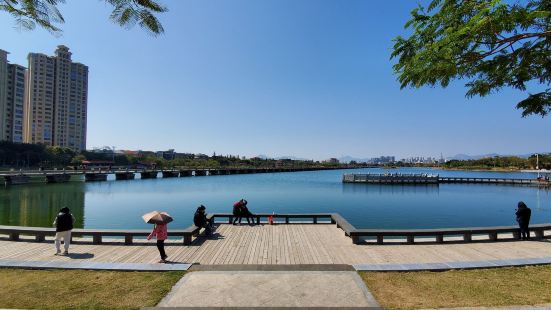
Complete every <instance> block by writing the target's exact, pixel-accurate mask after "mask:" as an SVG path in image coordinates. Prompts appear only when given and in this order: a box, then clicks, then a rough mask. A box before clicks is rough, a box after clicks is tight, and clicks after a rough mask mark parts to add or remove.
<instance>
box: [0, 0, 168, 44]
mask: <svg viewBox="0 0 551 310" xmlns="http://www.w3.org/2000/svg"><path fill="white" fill-rule="evenodd" d="M79 1H80V0H79ZM103 1H105V2H106V3H108V4H110V5H111V6H113V11H112V12H111V16H110V19H111V20H112V21H113V22H115V23H117V24H119V25H121V26H123V27H127V28H129V27H132V26H134V25H135V24H138V25H139V26H140V27H141V28H143V29H145V30H146V31H148V32H149V33H151V34H152V35H159V34H161V33H163V32H164V29H163V26H162V25H161V23H160V22H159V20H158V19H157V17H156V16H155V14H156V13H163V12H166V11H167V8H165V7H164V6H162V5H161V4H159V3H157V1H156V0H103ZM61 3H65V0H0V11H5V12H7V13H9V14H10V15H12V16H13V17H14V18H15V20H16V22H17V24H18V25H19V26H21V27H22V28H25V29H34V28H35V27H36V24H38V25H39V26H40V27H43V28H44V29H46V30H48V31H50V32H52V33H54V34H59V33H61V29H60V28H59V27H58V26H57V25H58V24H62V23H64V22H65V19H64V18H63V15H62V14H61V12H60V11H59V9H58V5H59V4H61Z"/></svg>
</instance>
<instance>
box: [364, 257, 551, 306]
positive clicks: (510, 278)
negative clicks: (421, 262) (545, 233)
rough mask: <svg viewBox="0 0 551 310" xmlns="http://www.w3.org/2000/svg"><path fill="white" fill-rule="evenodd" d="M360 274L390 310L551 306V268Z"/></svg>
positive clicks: (533, 267) (531, 267) (380, 301)
mask: <svg viewBox="0 0 551 310" xmlns="http://www.w3.org/2000/svg"><path fill="white" fill-rule="evenodd" d="M360 275H361V277H362V279H363V280H364V281H365V283H366V285H367V286H368V287H369V289H370V290H371V292H372V293H373V295H374V296H375V298H376V299H377V300H378V301H379V303H380V304H381V305H382V306H383V307H385V308H388V309H418V308H439V307H477V306H512V305H537V304H548V303H551V266H528V267H508V268H496V269H477V270H451V271H445V272H430V271H427V272H425V271H423V272H360Z"/></svg>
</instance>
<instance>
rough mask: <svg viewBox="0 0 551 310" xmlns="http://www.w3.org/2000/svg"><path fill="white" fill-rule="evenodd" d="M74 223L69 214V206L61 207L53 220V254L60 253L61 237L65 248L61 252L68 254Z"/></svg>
mask: <svg viewBox="0 0 551 310" xmlns="http://www.w3.org/2000/svg"><path fill="white" fill-rule="evenodd" d="M74 223H75V217H74V216H73V215H72V214H71V211H70V210H69V208H67V207H63V208H61V210H59V213H58V214H57V216H56V218H55V220H54V226H55V248H56V252H55V255H60V254H61V239H63V247H64V248H65V252H64V253H63V254H64V255H68V254H69V245H70V244H71V231H72V230H73V224H74Z"/></svg>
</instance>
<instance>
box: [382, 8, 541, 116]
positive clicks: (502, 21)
mask: <svg viewBox="0 0 551 310" xmlns="http://www.w3.org/2000/svg"><path fill="white" fill-rule="evenodd" d="M411 17H412V18H411V20H409V21H408V22H407V23H406V25H405V27H406V28H408V29H411V30H412V34H411V35H410V36H409V37H407V38H404V37H401V36H398V37H397V38H395V39H394V49H393V52H392V56H391V58H398V62H397V63H396V64H395V65H394V71H395V73H396V74H397V75H398V80H399V81H400V83H401V87H402V88H404V87H408V86H411V87H416V88H419V87H421V86H426V85H429V86H435V85H437V84H439V85H440V86H442V87H446V86H448V84H449V83H450V81H452V80H457V79H467V80H468V82H467V83H466V87H467V88H468V91H467V93H466V96H467V97H473V96H476V95H478V96H486V95H489V94H491V93H495V92H498V91H500V90H501V89H502V88H504V87H512V88H514V89H518V90H521V91H524V92H528V91H527V89H528V85H527V84H529V85H530V86H532V85H536V86H535V88H536V89H538V90H537V91H538V92H537V93H529V94H528V96H527V98H526V99H524V100H522V101H520V102H518V104H517V109H520V110H522V116H523V117H524V116H528V115H532V114H536V115H541V116H542V117H543V116H545V115H547V114H548V113H549V112H551V88H550V84H551V1H549V0H527V1H521V2H515V3H506V2H503V1H501V0H469V1H461V0H432V1H431V2H430V4H429V5H428V6H427V7H426V8H425V7H423V6H421V5H419V7H417V8H416V9H414V10H413V11H412V12H411Z"/></svg>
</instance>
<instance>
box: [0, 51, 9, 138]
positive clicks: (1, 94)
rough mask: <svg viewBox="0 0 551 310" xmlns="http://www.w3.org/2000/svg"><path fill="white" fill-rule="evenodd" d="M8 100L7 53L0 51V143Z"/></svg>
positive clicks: (4, 125) (4, 126) (3, 136)
mask: <svg viewBox="0 0 551 310" xmlns="http://www.w3.org/2000/svg"><path fill="white" fill-rule="evenodd" d="M7 99H8V52H6V51H4V50H0V141H1V140H5V133H4V128H6V105H7Z"/></svg>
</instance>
